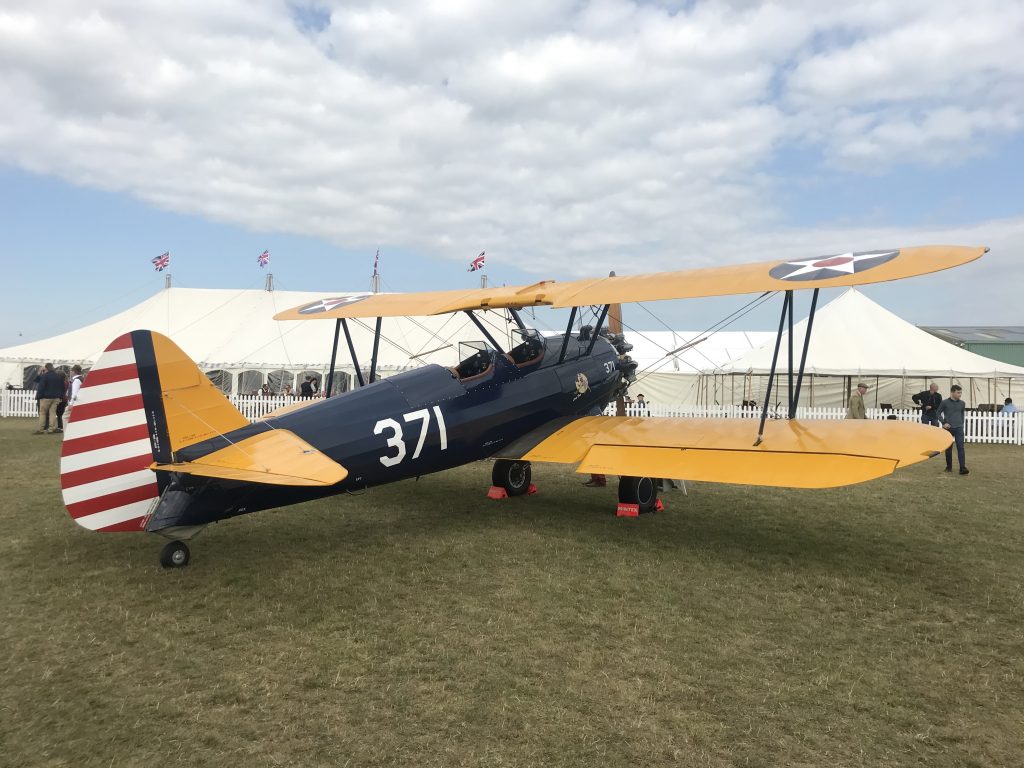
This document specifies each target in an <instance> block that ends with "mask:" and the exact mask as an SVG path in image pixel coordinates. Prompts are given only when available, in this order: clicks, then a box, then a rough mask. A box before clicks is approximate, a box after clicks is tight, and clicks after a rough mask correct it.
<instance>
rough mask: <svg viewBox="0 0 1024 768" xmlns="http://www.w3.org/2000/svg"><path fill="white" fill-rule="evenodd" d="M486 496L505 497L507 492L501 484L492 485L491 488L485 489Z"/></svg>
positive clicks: (491, 497)
mask: <svg viewBox="0 0 1024 768" xmlns="http://www.w3.org/2000/svg"><path fill="white" fill-rule="evenodd" d="M487 498H488V499H507V498H508V492H507V491H506V490H505V489H504V488H502V487H501V486H498V485H492V486H491V489H490V490H489V491H487Z"/></svg>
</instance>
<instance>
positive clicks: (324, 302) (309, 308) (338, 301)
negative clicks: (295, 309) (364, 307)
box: [299, 293, 370, 315]
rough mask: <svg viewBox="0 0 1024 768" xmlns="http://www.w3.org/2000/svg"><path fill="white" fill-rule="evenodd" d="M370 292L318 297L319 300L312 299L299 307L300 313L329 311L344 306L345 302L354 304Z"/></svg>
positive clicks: (308, 313)
mask: <svg viewBox="0 0 1024 768" xmlns="http://www.w3.org/2000/svg"><path fill="white" fill-rule="evenodd" d="M369 295H370V294H368V293H360V294H357V295H355V296H335V297H333V298H330V299H320V301H314V302H313V303H312V304H307V305H306V306H304V307H302V308H301V309H299V314H300V315H316V314H319V313H320V312H330V311H331V310H332V309H337V308H338V307H341V306H344V305H345V304H355V303H356V302H357V301H362V300H363V299H365V298H366V297H367V296H369Z"/></svg>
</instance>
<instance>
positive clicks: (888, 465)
mask: <svg viewBox="0 0 1024 768" xmlns="http://www.w3.org/2000/svg"><path fill="white" fill-rule="evenodd" d="M757 424H758V422H757V421H755V420H753V419H667V418H657V419H636V418H617V417H611V416H589V417H585V418H581V419H577V420H576V421H573V422H571V423H569V424H567V425H566V426H565V427H563V428H562V429H559V430H558V431H556V432H554V433H552V434H550V435H547V436H544V437H543V438H542V439H540V440H539V442H537V443H536V444H534V445H533V446H532V447H529V448H528V449H526V450H523V449H522V448H521V446H522V443H519V444H518V446H511V447H510V451H511V452H512V453H513V454H518V455H508V453H503V452H501V451H499V452H498V454H496V455H497V456H506V457H508V458H521V459H525V460H527V461H543V462H559V463H566V464H579V466H578V468H577V471H578V472H596V473H601V474H616V475H633V476H640V477H680V478H685V479H687V480H704V481H708V482H716V483H739V484H743V485H769V486H779V487H787V488H832V487H835V486H840V485H851V484H853V483H860V482H864V481H865V480H872V479H874V478H877V477H882V476H883V475H888V474H890V473H891V472H893V471H894V470H896V469H897V468H900V467H905V466H908V465H910V464H915V463H917V462H919V461H923V460H924V459H926V458H929V457H930V456H934V455H935V454H936V453H937V452H939V451H942V450H945V448H946V447H948V446H949V444H950V442H951V441H952V438H951V437H950V435H949V433H948V432H946V431H945V430H941V429H936V428H935V427H928V426H924V425H921V424H909V423H905V422H898V421H855V420H846V421H795V420H794V421H785V420H778V421H770V422H768V423H767V424H766V425H765V433H764V440H763V441H762V442H761V444H760V445H758V446H756V447H755V446H754V445H753V443H754V440H755V438H756V436H757Z"/></svg>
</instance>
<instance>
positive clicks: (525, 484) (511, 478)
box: [491, 459, 532, 496]
mask: <svg viewBox="0 0 1024 768" xmlns="http://www.w3.org/2000/svg"><path fill="white" fill-rule="evenodd" d="M531 475H532V472H531V469H530V462H528V461H513V460H511V459H498V460H497V461H496V462H494V469H493V470H491V485H496V486H498V487H499V488H504V489H505V493H507V494H508V495H509V496H522V495H523V494H524V493H526V492H527V491H528V490H529V489H530V477H531Z"/></svg>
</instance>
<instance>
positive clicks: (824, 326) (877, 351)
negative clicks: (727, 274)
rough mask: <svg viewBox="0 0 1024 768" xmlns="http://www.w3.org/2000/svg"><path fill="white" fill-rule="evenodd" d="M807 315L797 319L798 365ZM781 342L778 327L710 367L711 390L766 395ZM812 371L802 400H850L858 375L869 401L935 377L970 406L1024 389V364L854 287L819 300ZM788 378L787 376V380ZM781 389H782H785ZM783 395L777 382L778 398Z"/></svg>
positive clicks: (900, 395)
mask: <svg viewBox="0 0 1024 768" xmlns="http://www.w3.org/2000/svg"><path fill="white" fill-rule="evenodd" d="M806 328H807V320H806V319H804V320H802V321H800V322H799V323H797V324H796V325H794V327H793V346H794V357H795V358H796V361H795V362H794V365H793V367H794V370H795V369H796V368H797V367H798V366H799V359H800V351H801V349H802V347H803V341H804V336H805V334H806ZM787 339H788V334H783V339H782V344H781V347H780V352H779V370H782V371H785V370H786V349H787V346H788V342H787ZM774 348H775V340H774V334H772V338H771V339H769V340H767V341H765V342H764V343H762V344H761V345H760V346H758V347H757V348H756V349H752V350H750V351H749V352H747V353H745V354H743V355H740V356H738V357H736V358H735V359H733V360H731V361H729V362H727V363H724V364H723V365H721V366H719V367H718V369H717V371H712V370H710V369H709V370H708V371H706V373H708V375H709V377H710V380H708V381H706V382H705V387H706V388H707V390H708V392H709V394H710V396H712V397H714V398H716V400H717V401H718V402H720V403H723V404H734V403H739V402H740V400H756V401H757V402H759V403H760V402H763V398H764V393H765V388H766V386H767V374H768V372H769V371H770V370H771V363H772V353H773V352H774ZM806 372H807V374H810V375H811V378H810V380H806V379H805V384H804V386H805V389H804V390H803V392H802V393H801V397H800V400H801V403H803V404H806V405H820V406H831V405H841V404H844V403H845V401H846V398H847V397H848V393H849V391H850V389H851V388H852V387H855V386H856V385H857V383H858V382H859V381H863V382H864V383H865V384H868V386H869V395H868V397H867V398H866V400H868V402H869V404H871V405H881V404H883V403H890V404H892V405H893V406H894V407H897V408H899V407H909V406H912V405H913V403H912V402H911V399H910V398H911V396H912V395H913V394H915V393H917V392H920V391H921V390H923V389H926V388H927V386H928V384H929V383H931V382H932V381H935V382H936V383H938V384H939V387H940V390H941V391H942V392H948V391H949V386H950V384H952V383H954V382H955V383H959V384H960V385H961V386H962V387H963V388H964V398H965V399H966V400H967V402H968V404H969V405H971V406H977V405H980V404H984V403H993V404H1001V403H1002V401H1003V398H1004V397H1010V396H1012V394H1011V392H1012V390H1013V388H1014V386H1016V387H1017V388H1018V390H1020V389H1024V368H1021V367H1019V366H1015V365H1011V364H1009V363H1003V362H1000V361H998V360H991V359H989V358H987V357H982V356H981V355H977V354H975V353H973V352H969V351H967V350H965V349H961V348H960V347H956V346H953V345H952V344H948V343H947V342H945V341H942V340H941V339H938V338H936V337H935V336H932V335H931V334H929V333H926V332H925V331H922V330H921V329H920V328H917V327H916V326H914V325H912V324H910V323H908V322H907V321H905V320H903V319H902V318H900V317H898V316H897V315H895V314H893V313H892V312H890V311H889V310H887V309H885V308H884V307H882V306H880V305H879V304H876V303H875V302H873V301H871V300H870V299H868V298H867V297H866V296H864V294H862V293H860V292H859V291H857V290H855V289H853V288H851V289H849V290H847V291H846V292H845V293H843V294H841V295H840V296H839V297H838V298H836V299H834V300H833V301H831V302H829V304H827V305H826V306H824V307H822V308H820V309H819V310H818V312H817V314H816V315H815V318H814V327H813V329H812V331H811V343H810V347H809V348H808V353H807V366H806ZM781 384H782V386H783V388H784V387H785V386H786V381H785V378H784V377H783V380H782V381H781ZM780 395H781V397H780ZM784 399H785V394H784V390H783V389H776V390H775V393H774V394H773V396H772V400H773V401H780V400H784Z"/></svg>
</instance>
